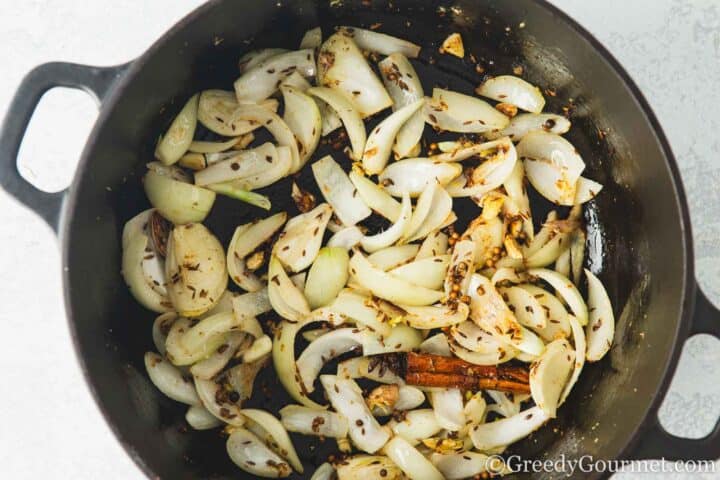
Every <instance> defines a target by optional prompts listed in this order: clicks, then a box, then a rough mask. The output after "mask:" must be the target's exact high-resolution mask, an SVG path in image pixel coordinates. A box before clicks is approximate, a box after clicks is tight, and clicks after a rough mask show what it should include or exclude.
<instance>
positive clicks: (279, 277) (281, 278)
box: [268, 256, 310, 322]
mask: <svg viewBox="0 0 720 480" xmlns="http://www.w3.org/2000/svg"><path fill="white" fill-rule="evenodd" d="M268 297H269V298H270V304H271V305H272V307H273V309H274V310H275V311H276V312H277V313H278V315H280V316H281V317H283V318H284V319H286V320H290V321H292V322H298V321H300V320H301V319H303V318H304V317H305V316H306V315H307V314H309V313H310V306H309V305H308V303H307V300H306V299H305V296H304V295H303V294H302V292H301V291H300V290H299V289H298V288H297V287H296V286H295V285H294V284H293V282H292V281H291V280H290V277H288V275H287V273H285V270H284V269H283V267H282V264H281V263H280V261H279V260H278V259H277V257H275V256H273V257H272V258H271V259H270V266H269V268H268Z"/></svg>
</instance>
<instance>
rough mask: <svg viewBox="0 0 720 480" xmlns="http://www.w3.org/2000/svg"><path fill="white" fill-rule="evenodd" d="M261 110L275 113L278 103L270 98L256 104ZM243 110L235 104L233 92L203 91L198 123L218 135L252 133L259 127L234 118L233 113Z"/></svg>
mask: <svg viewBox="0 0 720 480" xmlns="http://www.w3.org/2000/svg"><path fill="white" fill-rule="evenodd" d="M258 105H260V106H261V107H263V108H267V109H268V110H271V111H273V112H275V111H277V108H278V101H277V100H275V99H272V98H269V99H267V100H263V101H262V102H260V103H258ZM242 108H245V105H241V104H239V103H238V102H237V98H236V97H235V93H234V92H227V91H225V90H205V91H204V92H202V93H201V94H200V102H199V105H198V121H199V122H200V123H202V124H203V125H204V126H205V127H206V128H207V129H208V130H211V131H213V132H215V133H217V134H219V135H225V136H227V137H233V136H235V135H244V134H246V133H249V132H252V131H253V130H255V129H256V128H258V127H260V126H261V125H260V124H258V123H256V122H255V123H253V122H250V121H248V120H240V119H236V118H235V112H237V111H238V110H239V109H242Z"/></svg>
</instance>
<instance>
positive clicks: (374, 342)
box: [362, 325, 423, 355]
mask: <svg viewBox="0 0 720 480" xmlns="http://www.w3.org/2000/svg"><path fill="white" fill-rule="evenodd" d="M362 333H363V336H362V344H363V355H377V354H380V353H390V352H409V351H411V350H414V349H416V348H418V347H419V346H420V344H421V343H422V341H423V336H422V333H421V332H420V331H419V330H416V329H414V328H412V327H409V326H407V325H398V326H396V327H393V328H392V329H391V330H390V334H389V335H387V336H382V335H379V334H377V333H374V332H369V331H367V330H365V331H363V332H362Z"/></svg>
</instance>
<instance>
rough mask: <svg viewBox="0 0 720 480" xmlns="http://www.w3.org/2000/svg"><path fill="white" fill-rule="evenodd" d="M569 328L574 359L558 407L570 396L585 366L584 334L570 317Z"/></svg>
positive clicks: (585, 344)
mask: <svg viewBox="0 0 720 480" xmlns="http://www.w3.org/2000/svg"><path fill="white" fill-rule="evenodd" d="M568 318H569V321H570V326H571V327H572V331H573V342H574V343H575V357H574V359H573V372H572V375H570V379H569V380H568V381H567V384H566V385H565V388H564V389H563V392H562V395H560V402H559V403H558V407H559V406H560V405H562V404H563V403H565V399H566V398H567V397H568V395H570V392H571V391H572V389H573V387H574V386H575V383H577V381H578V378H580V374H581V373H582V369H583V367H584V366H585V356H586V354H587V343H586V338H585V332H584V331H583V328H582V327H581V326H580V324H579V323H578V321H577V319H576V318H575V317H573V316H572V315H570V316H569V317H568Z"/></svg>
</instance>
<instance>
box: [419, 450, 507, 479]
mask: <svg viewBox="0 0 720 480" xmlns="http://www.w3.org/2000/svg"><path fill="white" fill-rule="evenodd" d="M430 461H431V462H432V463H433V465H435V468H437V469H438V470H439V471H440V473H442V474H443V477H444V478H445V479H446V480H461V479H463V478H474V477H475V476H478V475H481V474H483V473H485V472H488V471H491V472H492V473H493V474H495V473H498V472H499V470H500V468H498V467H501V466H502V465H503V463H502V460H501V459H500V458H498V457H488V456H487V455H484V454H482V453H478V452H462V453H446V454H442V453H433V454H432V455H430ZM508 473H510V472H508Z"/></svg>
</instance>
